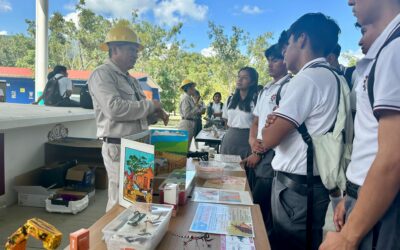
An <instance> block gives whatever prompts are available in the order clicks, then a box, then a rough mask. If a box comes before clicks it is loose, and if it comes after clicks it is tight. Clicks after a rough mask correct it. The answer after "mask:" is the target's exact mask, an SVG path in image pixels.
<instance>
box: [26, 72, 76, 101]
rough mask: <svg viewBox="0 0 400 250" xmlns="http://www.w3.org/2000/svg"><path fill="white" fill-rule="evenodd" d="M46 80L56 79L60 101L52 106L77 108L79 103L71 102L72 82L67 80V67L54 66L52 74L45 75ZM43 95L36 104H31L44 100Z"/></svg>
mask: <svg viewBox="0 0 400 250" xmlns="http://www.w3.org/2000/svg"><path fill="white" fill-rule="evenodd" d="M47 78H48V80H51V79H57V83H58V88H59V95H60V101H59V102H58V103H57V104H54V106H58V107H79V106H80V105H79V103H78V102H76V101H74V100H71V99H70V97H71V95H72V81H71V79H69V78H68V71H67V67H65V66H62V65H56V66H55V67H54V69H53V71H52V72H50V73H49V74H48V75H47ZM44 98H45V97H44V93H43V95H42V96H40V97H39V98H38V99H37V101H36V102H33V103H32V104H38V103H39V102H40V101H41V100H42V99H44Z"/></svg>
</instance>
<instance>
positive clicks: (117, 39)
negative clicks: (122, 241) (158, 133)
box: [88, 24, 168, 211]
mask: <svg viewBox="0 0 400 250" xmlns="http://www.w3.org/2000/svg"><path fill="white" fill-rule="evenodd" d="M100 48H101V49H102V50H105V51H108V53H109V58H108V59H107V60H106V61H105V63H104V64H103V65H101V66H99V67H97V68H96V69H95V70H94V71H93V73H92V74H91V76H90V78H89V80H88V86H89V92H90V94H91V96H92V99H93V107H94V111H95V114H96V124H97V137H99V138H102V139H103V141H104V142H103V147H102V155H103V159H104V165H105V167H106V170H107V174H108V203H107V208H106V211H109V210H110V209H111V208H112V207H113V206H114V205H115V204H117V203H118V185H119V183H118V182H119V164H120V144H121V137H124V136H127V135H132V134H136V133H140V132H142V131H145V130H147V129H148V124H149V123H154V122H156V121H157V119H158V118H161V119H163V120H164V124H167V123H168V115H167V114H166V113H165V111H164V110H163V109H162V107H161V104H160V103H159V102H158V101H154V100H153V101H151V100H146V97H145V95H144V93H143V90H142V89H141V87H140V85H139V83H138V81H137V80H136V79H135V78H133V77H131V76H130V75H129V73H128V70H130V69H132V68H133V66H134V65H135V63H136V60H137V58H138V52H139V51H140V50H142V49H143V46H142V45H141V44H140V42H139V39H138V37H137V36H136V34H135V32H133V31H132V30H131V29H129V28H128V27H125V26H123V25H121V24H117V25H116V26H115V27H113V28H112V29H111V30H110V32H109V33H108V34H107V37H106V41H105V43H103V44H101V45H100Z"/></svg>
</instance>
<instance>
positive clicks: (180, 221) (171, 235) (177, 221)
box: [64, 201, 270, 250]
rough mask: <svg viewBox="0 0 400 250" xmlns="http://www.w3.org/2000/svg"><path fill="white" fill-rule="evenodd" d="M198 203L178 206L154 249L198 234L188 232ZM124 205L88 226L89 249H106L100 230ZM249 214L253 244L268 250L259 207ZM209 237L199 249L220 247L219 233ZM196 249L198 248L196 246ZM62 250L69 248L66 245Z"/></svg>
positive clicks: (173, 247) (176, 245)
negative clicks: (251, 223)
mask: <svg viewBox="0 0 400 250" xmlns="http://www.w3.org/2000/svg"><path fill="white" fill-rule="evenodd" d="M197 205H198V203H197V202H193V201H189V202H188V203H187V204H186V205H185V206H181V207H179V211H178V215H177V216H176V217H172V218H171V222H170V223H169V227H168V232H167V233H166V234H165V236H164V238H163V239H162V241H161V243H160V244H159V245H158V247H157V248H156V249H160V250H161V249H162V250H177V249H184V247H183V240H184V239H183V238H181V237H177V236H176V235H181V236H184V235H199V234H198V233H191V232H189V228H190V225H191V223H192V219H193V217H194V214H195V213H196V208H197ZM124 209H125V208H124V207H121V206H119V205H116V206H115V207H114V208H112V209H111V210H110V211H109V212H108V213H106V214H105V215H104V216H103V217H101V218H100V219H99V220H98V221H97V222H96V223H94V224H93V225H92V226H91V227H90V228H89V231H90V249H96V250H101V249H107V247H106V243H105V241H104V240H102V237H103V233H102V232H101V230H102V229H103V228H104V227H105V226H106V225H107V224H108V223H109V222H110V221H112V220H113V219H114V218H115V217H116V216H117V215H119V214H120V213H121V212H122V211H124ZM251 214H252V217H253V223H254V230H255V236H256V237H255V238H254V240H255V245H256V249H262V250H269V249H270V246H269V241H268V236H267V232H266V230H265V227H264V222H263V218H262V214H261V210H260V207H259V206H258V205H253V206H251ZM210 238H211V239H213V240H212V241H210V242H209V244H211V248H207V247H203V248H200V249H221V247H220V239H221V236H220V235H216V234H210ZM198 244H199V245H200V246H201V245H202V242H201V241H199V242H198ZM185 249H196V242H195V241H193V242H191V243H189V244H188V245H187V246H186V248H185ZM197 249H198V248H197ZM64 250H69V246H67V247H66V248H65V249H64Z"/></svg>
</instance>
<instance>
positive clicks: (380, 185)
mask: <svg viewBox="0 0 400 250" xmlns="http://www.w3.org/2000/svg"><path fill="white" fill-rule="evenodd" d="M349 5H350V6H351V7H352V8H353V13H354V14H355V16H356V17H357V21H358V23H360V25H361V26H362V27H366V32H365V33H364V35H363V39H362V42H363V43H364V45H365V46H366V48H367V49H366V50H365V52H366V55H365V57H364V58H363V59H361V60H360V61H359V62H358V63H357V67H356V71H357V75H358V77H357V78H358V81H357V83H356V84H355V86H356V88H355V90H356V93H357V100H356V101H357V115H356V117H355V127H354V131H355V138H354V143H353V152H352V155H351V162H350V165H349V167H348V168H347V173H346V176H347V179H348V183H347V187H346V192H347V195H346V196H345V198H344V199H343V200H342V202H341V203H339V205H338V206H337V209H336V210H335V214H334V223H335V225H336V229H337V231H338V232H328V234H327V236H326V239H325V242H324V243H323V244H322V245H321V248H320V249H321V250H333V249H351V250H353V249H360V250H370V249H377V250H389V249H390V250H392V249H400V165H399V163H400V154H399V148H400V84H399V83H400V74H399V72H400V1H399V0H380V1H356V0H349Z"/></svg>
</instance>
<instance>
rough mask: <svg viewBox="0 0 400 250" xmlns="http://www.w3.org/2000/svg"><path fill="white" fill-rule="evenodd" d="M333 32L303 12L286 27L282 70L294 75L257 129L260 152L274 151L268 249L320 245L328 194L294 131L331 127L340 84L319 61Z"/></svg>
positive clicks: (333, 40)
mask: <svg viewBox="0 0 400 250" xmlns="http://www.w3.org/2000/svg"><path fill="white" fill-rule="evenodd" d="M339 32H340V28H339V27H338V25H337V24H336V22H335V21H334V20H332V19H331V18H329V17H327V16H325V15H323V14H322V13H309V14H305V15H303V16H302V17H300V18H299V19H298V20H297V21H295V22H294V23H293V24H292V25H291V27H290V28H289V30H288V31H287V35H288V38H289V40H288V42H287V44H286V42H283V43H282V44H283V45H284V46H285V44H286V46H285V47H284V60H285V62H286V66H287V68H288V70H289V71H290V72H291V73H293V74H295V76H294V77H293V78H292V79H291V80H290V81H289V82H288V83H287V84H286V85H285V86H286V89H285V91H284V93H281V100H280V102H279V103H277V104H279V106H278V107H277V109H276V110H275V111H274V113H273V114H274V115H275V118H274V119H275V120H274V122H272V123H270V122H269V120H268V123H266V125H265V127H264V128H263V130H262V138H263V147H264V149H265V150H268V149H272V148H274V150H275V156H274V159H273V160H272V168H273V169H274V170H275V171H276V174H275V177H274V179H273V184H272V194H271V197H272V198H271V207H272V219H273V235H272V236H271V244H272V247H273V249H307V250H310V249H318V247H319V245H320V243H321V241H322V236H323V235H322V227H323V226H324V223H325V215H326V211H327V209H328V205H329V191H328V190H327V189H326V188H325V186H324V185H323V184H322V180H321V178H320V176H319V172H318V166H317V164H316V163H314V164H313V165H311V164H307V162H308V157H307V155H308V154H307V150H308V149H309V147H308V143H306V141H305V140H303V138H302V135H301V134H300V132H299V131H298V130H299V129H300V130H301V129H302V128H306V131H308V133H309V134H310V135H312V136H317V135H323V134H325V133H327V132H328V131H329V130H330V129H331V127H332V125H333V124H334V123H335V120H336V116H337V113H338V93H339V89H338V84H340V85H341V86H344V84H345V83H343V82H342V81H344V80H343V78H341V79H342V80H339V81H337V78H338V76H337V74H336V73H334V72H333V71H332V70H329V69H327V68H325V67H329V64H328V63H327V61H326V59H325V57H326V55H327V54H328V53H329V52H331V51H332V49H333V47H334V46H336V44H337V42H338V35H339ZM310 162H311V161H310ZM307 175H308V176H309V178H307ZM308 183H310V185H308ZM311 194H312V195H311ZM311 201H312V203H309V202H311ZM307 218H308V219H307Z"/></svg>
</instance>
